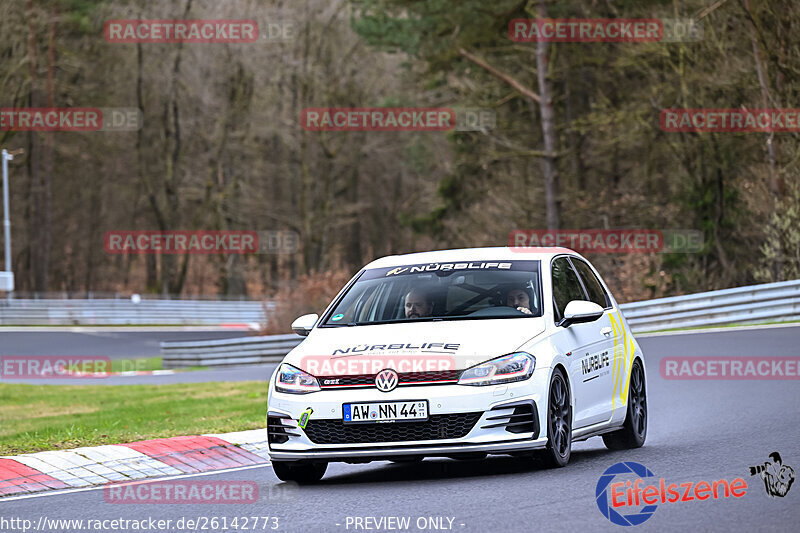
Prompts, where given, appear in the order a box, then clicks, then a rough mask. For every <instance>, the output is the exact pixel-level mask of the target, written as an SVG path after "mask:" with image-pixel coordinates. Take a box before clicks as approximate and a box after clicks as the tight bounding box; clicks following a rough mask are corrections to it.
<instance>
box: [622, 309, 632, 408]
mask: <svg viewBox="0 0 800 533" xmlns="http://www.w3.org/2000/svg"><path fill="white" fill-rule="evenodd" d="M619 324H620V326H621V327H622V330H623V332H624V333H625V361H626V365H625V368H626V372H625V381H624V383H623V389H622V396H621V399H622V404H623V405H625V404H626V403H627V402H628V382H629V380H630V377H631V369H632V368H633V350H634V345H633V339H630V338H629V336H628V332H627V331H626V330H625V325H624V324H623V323H622V317H620V320H619ZM628 342H630V356H629V355H628Z"/></svg>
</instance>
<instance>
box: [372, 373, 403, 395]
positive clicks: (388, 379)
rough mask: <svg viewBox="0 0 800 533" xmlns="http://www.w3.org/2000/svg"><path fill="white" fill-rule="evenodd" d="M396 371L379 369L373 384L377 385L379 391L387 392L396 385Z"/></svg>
mask: <svg viewBox="0 0 800 533" xmlns="http://www.w3.org/2000/svg"><path fill="white" fill-rule="evenodd" d="M397 382H398V379H397V372H395V371H394V370H390V369H387V370H381V371H380V372H378V375H377V376H375V386H376V387H378V390H379V391H381V392H389V391H391V390H394V388H395V387H397Z"/></svg>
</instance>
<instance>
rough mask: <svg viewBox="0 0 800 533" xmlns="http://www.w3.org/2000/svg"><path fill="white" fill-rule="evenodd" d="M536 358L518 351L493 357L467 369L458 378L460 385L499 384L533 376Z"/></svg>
mask: <svg viewBox="0 0 800 533" xmlns="http://www.w3.org/2000/svg"><path fill="white" fill-rule="evenodd" d="M535 366H536V358H535V357H534V356H532V355H531V354H529V353H526V352H517V353H512V354H509V355H504V356H502V357H498V358H497V359H492V360H491V361H487V362H486V363H481V364H479V365H476V366H473V367H471V368H468V369H466V370H465V371H464V372H463V373H462V374H461V378H459V380H458V384H459V385H498V384H500V383H511V382H512V381H522V380H525V379H528V378H529V377H531V374H533V368H534V367H535Z"/></svg>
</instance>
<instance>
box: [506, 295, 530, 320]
mask: <svg viewBox="0 0 800 533" xmlns="http://www.w3.org/2000/svg"><path fill="white" fill-rule="evenodd" d="M506 305H507V306H509V307H514V308H515V309H516V310H517V311H521V312H523V313H525V314H526V315H530V314H532V313H531V298H530V296H528V291H526V290H525V289H510V290H509V291H508V293H507V294H506Z"/></svg>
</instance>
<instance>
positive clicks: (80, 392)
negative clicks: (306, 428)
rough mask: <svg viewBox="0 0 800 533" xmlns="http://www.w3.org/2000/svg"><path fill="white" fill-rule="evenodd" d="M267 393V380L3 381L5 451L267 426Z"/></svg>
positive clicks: (0, 448)
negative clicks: (142, 382)
mask: <svg viewBox="0 0 800 533" xmlns="http://www.w3.org/2000/svg"><path fill="white" fill-rule="evenodd" d="M266 400H267V386H266V384H265V383H264V382H263V381H240V382H218V383H179V384H172V385H126V386H124V387H108V386H104V385H100V386H92V385H88V386H81V385H24V384H11V383H0V405H1V406H2V409H0V455H16V454H20V453H29V452H38V451H44V450H57V449H64V448H75V447H78V446H97V445H100V444H119V443H125V442H134V441H138V440H145V439H153V438H160V437H174V436H178V435H198V434H202V433H225V432H228V431H242V430H246V429H256V428H262V427H264V424H265V416H266Z"/></svg>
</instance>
